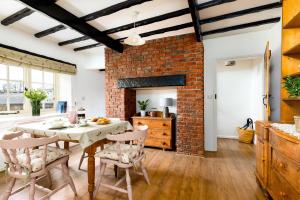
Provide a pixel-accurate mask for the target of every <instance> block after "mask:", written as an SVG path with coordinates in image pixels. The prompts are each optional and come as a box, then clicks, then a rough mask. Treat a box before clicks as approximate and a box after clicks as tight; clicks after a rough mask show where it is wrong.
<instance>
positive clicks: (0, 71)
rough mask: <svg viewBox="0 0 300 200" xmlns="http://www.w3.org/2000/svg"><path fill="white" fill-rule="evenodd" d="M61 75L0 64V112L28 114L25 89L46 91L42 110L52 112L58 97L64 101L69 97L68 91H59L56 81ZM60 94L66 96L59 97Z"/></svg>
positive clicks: (28, 104)
mask: <svg viewBox="0 0 300 200" xmlns="http://www.w3.org/2000/svg"><path fill="white" fill-rule="evenodd" d="M62 75H64V74H59V73H54V72H49V71H44V70H38V69H30V68H26V67H25V68H24V67H19V66H8V65H3V64H0V112H7V111H8V112H13V111H21V112H28V113H29V112H30V109H31V106H30V103H29V101H28V100H26V98H25V97H24V96H23V92H24V88H25V87H27V88H33V89H43V90H44V91H46V93H47V96H48V97H47V99H46V100H44V101H43V102H42V109H44V110H53V109H54V108H55V105H56V102H55V101H56V100H57V99H59V98H58V96H62V99H61V100H65V99H66V98H67V97H66V96H69V95H70V92H69V91H65V90H64V91H60V90H59V87H58V85H59V82H60V81H56V80H60V79H61V78H60V77H61V76H62ZM65 76H69V75H65ZM56 83H57V84H56ZM60 92H63V93H66V94H64V95H59V94H60ZM56 94H57V95H56Z"/></svg>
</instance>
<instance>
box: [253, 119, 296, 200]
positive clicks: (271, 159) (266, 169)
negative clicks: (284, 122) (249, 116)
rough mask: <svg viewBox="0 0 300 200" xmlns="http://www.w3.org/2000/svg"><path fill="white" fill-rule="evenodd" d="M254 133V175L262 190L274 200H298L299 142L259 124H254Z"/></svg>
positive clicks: (261, 123)
mask: <svg viewBox="0 0 300 200" xmlns="http://www.w3.org/2000/svg"><path fill="white" fill-rule="evenodd" d="M256 132H257V133H256V136H257V142H256V176H257V179H258V180H259V182H260V183H261V185H262V187H263V189H265V190H266V191H267V192H268V194H269V195H271V197H272V199H274V200H277V199H278V200H281V199H284V200H289V199H290V200H294V199H295V200H300V140H299V139H297V138H295V137H293V136H290V135H288V134H286V133H284V132H281V131H279V130H277V129H275V128H272V127H270V126H269V125H268V124H266V123H263V122H256ZM265 136H267V137H265ZM263 138H265V139H263Z"/></svg>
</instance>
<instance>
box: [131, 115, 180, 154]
mask: <svg viewBox="0 0 300 200" xmlns="http://www.w3.org/2000/svg"><path fill="white" fill-rule="evenodd" d="M132 119H133V126H138V125H147V126H148V127H149V129H148V135H147V138H146V141H145V145H146V146H150V147H158V148H162V149H173V148H174V135H175V134H174V131H175V130H174V125H175V124H174V118H161V117H132Z"/></svg>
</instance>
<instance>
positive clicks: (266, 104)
mask: <svg viewBox="0 0 300 200" xmlns="http://www.w3.org/2000/svg"><path fill="white" fill-rule="evenodd" d="M270 59H271V50H270V45H269V42H268V43H267V46H266V50H265V56H264V65H265V66H264V79H265V84H264V95H263V104H264V107H265V118H264V120H265V121H269V119H270V115H271V108H270Z"/></svg>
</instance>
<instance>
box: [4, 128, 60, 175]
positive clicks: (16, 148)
mask: <svg viewBox="0 0 300 200" xmlns="http://www.w3.org/2000/svg"><path fill="white" fill-rule="evenodd" d="M57 141H58V136H52V137H44V138H30V137H28V135H26V134H25V133H24V132H22V131H18V132H11V133H9V134H5V135H4V136H3V138H2V140H0V148H1V149H2V153H3V156H4V161H5V162H6V163H7V164H8V167H9V170H10V172H18V173H20V174H21V173H22V172H23V170H24V169H25V170H27V171H28V172H29V173H30V172H32V166H31V157H30V154H31V149H33V148H35V147H39V146H44V149H43V150H44V154H43V169H44V168H45V166H46V159H47V145H48V144H51V143H54V142H57ZM18 153H25V156H26V161H25V164H22V165H21V164H20V163H19V161H18V159H17V155H18Z"/></svg>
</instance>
